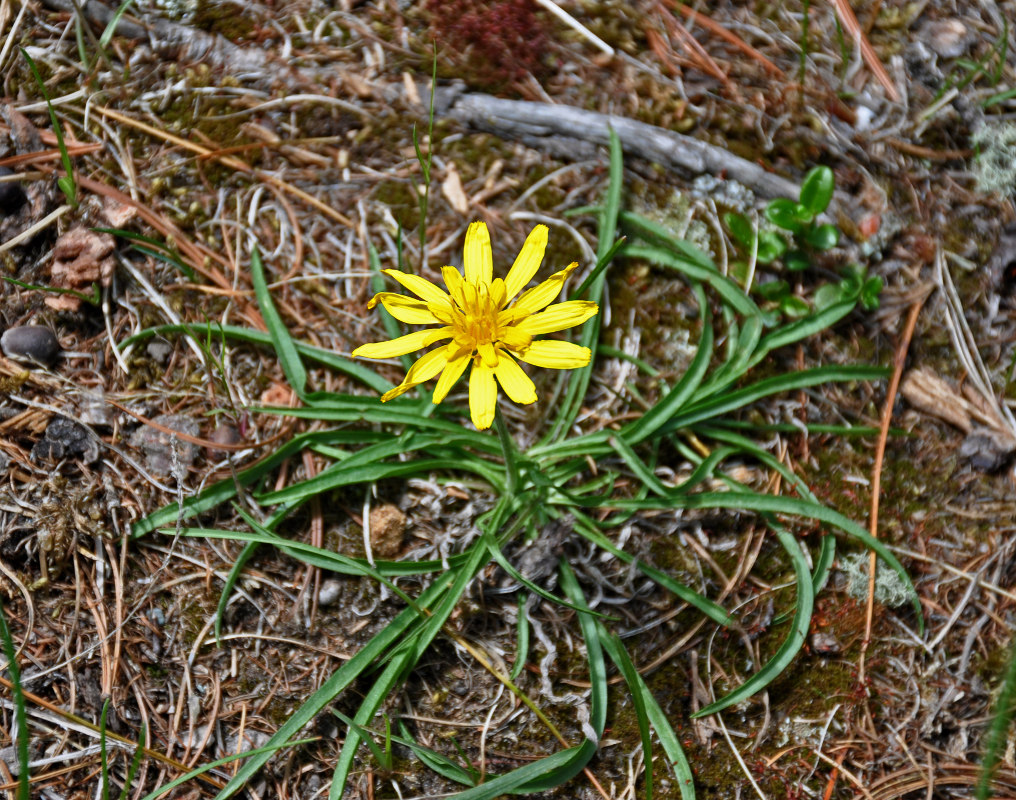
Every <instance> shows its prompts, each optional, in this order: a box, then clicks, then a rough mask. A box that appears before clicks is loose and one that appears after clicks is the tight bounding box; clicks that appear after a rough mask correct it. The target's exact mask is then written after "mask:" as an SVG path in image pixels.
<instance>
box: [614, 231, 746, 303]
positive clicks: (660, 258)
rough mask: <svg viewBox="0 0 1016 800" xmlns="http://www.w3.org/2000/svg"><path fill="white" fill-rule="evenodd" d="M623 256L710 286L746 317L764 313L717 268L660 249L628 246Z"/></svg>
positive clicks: (622, 252) (623, 251) (622, 253)
mask: <svg viewBox="0 0 1016 800" xmlns="http://www.w3.org/2000/svg"><path fill="white" fill-rule="evenodd" d="M621 255H622V256H624V257H626V258H638V259H642V260H643V261H648V262H650V263H652V264H656V265H657V266H659V267H666V268H667V269H673V270H675V271H677V272H680V273H682V274H683V275H685V276H686V277H687V278H689V279H690V280H692V281H695V282H698V283H704V284H706V285H707V286H710V287H711V288H712V289H713V290H714V291H715V292H716V293H717V294H718V295H719V296H720V297H721V298H722V300H723V301H724V302H725V303H726V304H727V305H729V306H730V307H731V308H732V309H734V310H735V311H736V312H737V313H739V314H741V315H743V316H745V317H751V316H759V315H760V314H761V313H762V312H761V311H759V308H758V306H756V305H755V303H753V302H752V301H751V300H750V299H749V298H748V297H747V296H746V295H745V294H744V292H743V291H742V290H741V287H739V286H738V285H737V284H736V283H734V282H733V281H732V280H730V278H726V277H724V276H723V275H721V274H720V273H719V272H717V271H716V269H715V268H709V267H702V266H700V265H698V264H695V263H693V262H691V261H687V260H685V259H683V258H681V257H680V256H677V255H675V254H674V253H671V252H669V251H667V250H664V249H662V248H660V247H647V246H645V245H626V246H625V247H624V249H623V250H622V251H621Z"/></svg>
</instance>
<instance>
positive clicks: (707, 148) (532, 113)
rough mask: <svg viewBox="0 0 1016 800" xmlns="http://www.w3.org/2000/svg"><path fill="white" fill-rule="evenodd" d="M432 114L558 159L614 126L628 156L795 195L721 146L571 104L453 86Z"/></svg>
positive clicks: (442, 92)
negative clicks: (504, 96) (505, 97)
mask: <svg viewBox="0 0 1016 800" xmlns="http://www.w3.org/2000/svg"><path fill="white" fill-rule="evenodd" d="M434 106H435V114H438V113H440V115H441V116H445V115H448V116H451V117H452V118H453V119H456V120H458V121H459V122H461V123H463V124H464V125H467V126H469V127H472V128H475V129H477V130H482V131H486V132H488V133H493V134H495V135H497V136H499V137H500V138H502V139H517V140H520V141H522V142H523V143H525V144H526V145H529V146H531V147H534V148H536V149H540V150H544V151H547V152H550V153H552V154H553V155H555V156H558V157H562V158H588V157H590V156H591V155H592V154H593V153H592V152H590V151H594V150H595V147H596V146H597V145H603V144H607V143H609V141H610V129H611V128H613V129H614V130H615V131H616V132H617V135H618V138H619V139H620V140H621V146H622V148H623V149H624V152H625V153H626V154H627V155H632V156H637V157H639V158H644V159H647V160H649V161H655V162H656V163H658V164H660V165H662V166H664V167H666V168H667V169H674V170H684V171H687V172H691V173H694V174H696V175H701V174H705V173H708V174H711V175H717V176H721V175H722V176H724V177H726V178H729V179H731V180H735V181H737V182H739V183H742V184H744V185H745V186H747V187H748V188H750V189H752V190H753V191H755V192H756V193H757V194H759V195H762V196H763V197H770V198H771V197H797V195H798V191H799V187H798V185H797V184H796V183H794V182H793V181H789V180H787V179H786V178H781V177H780V176H779V175H774V174H773V173H771V172H767V171H766V170H765V169H764V168H763V167H760V166H759V165H758V164H754V163H752V162H751V161H748V160H747V159H744V158H741V157H740V156H735V155H734V154H733V153H730V152H728V151H727V150H724V149H723V148H722V147H716V146H715V145H711V144H707V143H706V142H702V141H699V140H698V139H695V138H692V137H691V136H684V135H682V134H680V133H674V132H673V131H668V130H664V129H663V128H658V127H656V126H654V125H647V124H646V123H644V122H637V121H635V120H631V119H627V118H625V117H619V116H617V115H614V114H600V113H598V112H596V111H585V110H583V109H580V108H572V107H571V106H565V105H555V104H551V103H533V102H529V101H525V100H502V99H500V98H497V97H491V96H490V95H486V94H473V93H464V92H462V91H461V89H458V90H456V87H449V88H447V89H438V91H437V93H436V94H435V96H434Z"/></svg>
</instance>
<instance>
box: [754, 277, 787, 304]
mask: <svg viewBox="0 0 1016 800" xmlns="http://www.w3.org/2000/svg"><path fill="white" fill-rule="evenodd" d="M789 292H790V284H789V283H787V282H786V281H768V282H766V283H760V284H759V285H758V286H756V287H755V294H757V295H758V296H759V297H761V298H762V299H763V300H769V301H771V302H775V301H778V300H780V299H781V298H783V297H786V296H787V294H788V293H789Z"/></svg>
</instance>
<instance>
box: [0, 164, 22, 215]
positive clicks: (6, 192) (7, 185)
mask: <svg viewBox="0 0 1016 800" xmlns="http://www.w3.org/2000/svg"><path fill="white" fill-rule="evenodd" d="M13 174H14V170H12V169H11V168H10V167H0V178H3V177H6V176H8V175H13ZM27 200H28V195H26V194H25V190H24V189H23V188H22V187H21V184H20V183H18V182H17V181H11V182H6V181H5V182H2V183H0V211H2V212H3V213H4V214H13V213H14V212H15V211H17V210H18V209H19V208H21V206H23V205H24V204H25V202H26V201H27Z"/></svg>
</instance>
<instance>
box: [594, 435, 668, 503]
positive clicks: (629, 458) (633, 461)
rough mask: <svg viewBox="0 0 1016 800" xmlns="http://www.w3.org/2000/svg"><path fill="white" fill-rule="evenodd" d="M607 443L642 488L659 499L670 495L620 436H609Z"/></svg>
mask: <svg viewBox="0 0 1016 800" xmlns="http://www.w3.org/2000/svg"><path fill="white" fill-rule="evenodd" d="M608 441H609V442H610V445H611V447H613V448H614V451H615V452H616V453H617V454H618V455H619V456H621V460H622V461H624V463H625V464H627V465H628V467H629V468H630V469H631V471H632V472H634V473H635V477H636V478H638V479H639V480H640V481H642V485H643V486H645V487H646V488H647V489H649V490H650V491H652V492H655V493H656V494H658V495H659V496H660V497H666V496H667V495H668V494H669V493H670V489H668V488H667V487H666V486H664V485H663V484H662V483H661V482H660V479H659V478H657V477H656V475H655V474H653V471H652V470H651V469H650V468H649V466H648V465H647V464H646V463H645V462H644V461H643V460H642V459H641V458H639V457H638V455H637V454H636V453H635V451H634V450H632V449H631V447H629V446H628V443H627V442H626V441H625V440H624V438H623V437H621V436H620V435H618V436H611V437H610V439H609V440H608Z"/></svg>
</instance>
